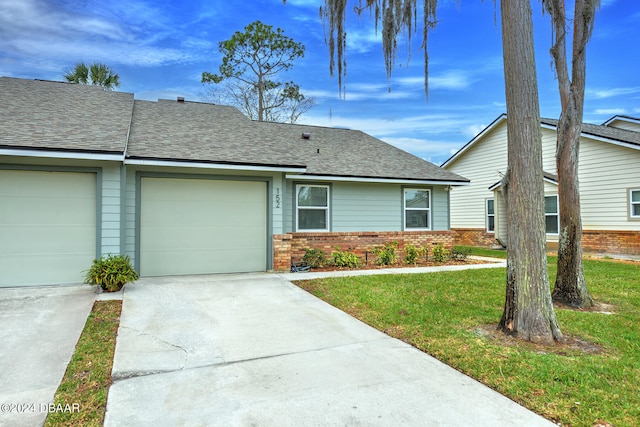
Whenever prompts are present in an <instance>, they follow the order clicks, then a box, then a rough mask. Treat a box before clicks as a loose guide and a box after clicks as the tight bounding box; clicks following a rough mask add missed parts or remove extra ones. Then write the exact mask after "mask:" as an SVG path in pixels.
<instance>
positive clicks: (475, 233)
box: [451, 228, 499, 248]
mask: <svg viewBox="0 0 640 427" xmlns="http://www.w3.org/2000/svg"><path fill="white" fill-rule="evenodd" d="M451 231H453V232H454V233H455V237H454V242H455V244H456V245H461V246H477V247H485V248H490V247H492V246H496V245H499V243H498V242H497V241H496V238H495V234H494V233H487V231H486V230H485V229H484V228H455V229H452V230H451Z"/></svg>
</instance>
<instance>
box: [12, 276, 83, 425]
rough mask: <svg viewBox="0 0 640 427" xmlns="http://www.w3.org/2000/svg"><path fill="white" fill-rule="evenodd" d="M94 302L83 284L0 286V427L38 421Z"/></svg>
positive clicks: (39, 421) (36, 422)
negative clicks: (32, 286) (35, 286)
mask: <svg viewBox="0 0 640 427" xmlns="http://www.w3.org/2000/svg"><path fill="white" fill-rule="evenodd" d="M95 298H96V294H95V293H94V290H93V288H92V287H90V286H87V285H80V286H62V287H37V288H0V342H1V343H2V345H1V346H0V404H1V405H2V410H1V411H0V426H11V427H20V426H41V425H42V424H43V423H44V420H45V418H46V417H47V411H48V404H49V403H52V402H53V396H54V394H55V392H56V390H57V389H58V386H59V385H60V381H62V377H63V376H64V373H65V371H66V369H67V365H68V363H69V361H70V360H71V356H72V355H73V352H74V350H75V347H76V343H77V342H78V338H79V337H80V334H81V333H82V330H83V329H84V324H85V322H86V320H87V316H88V315H89V312H90V311H91V307H92V306H93V302H94V301H95ZM67 403H69V404H70V405H71V404H73V403H75V402H67Z"/></svg>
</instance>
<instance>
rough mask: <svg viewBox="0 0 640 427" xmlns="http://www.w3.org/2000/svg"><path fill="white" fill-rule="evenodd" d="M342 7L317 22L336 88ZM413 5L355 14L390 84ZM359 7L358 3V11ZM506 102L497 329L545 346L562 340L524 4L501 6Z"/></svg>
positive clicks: (414, 0)
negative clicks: (372, 29)
mask: <svg viewBox="0 0 640 427" xmlns="http://www.w3.org/2000/svg"><path fill="white" fill-rule="evenodd" d="M346 3H347V2H346V0H325V1H324V6H323V7H322V8H321V15H322V17H323V18H324V21H325V25H327V26H328V29H329V31H328V36H329V40H328V44H329V50H330V55H331V63H330V72H332V73H333V72H334V68H335V64H336V63H337V64H338V72H339V82H340V85H341V86H342V77H343V76H344V73H345V70H346V67H345V59H344V51H345V49H344V48H345V46H346V43H347V40H346V31H345V27H344V22H345V13H346ZM418 3H419V2H418V0H367V1H366V3H364V6H363V7H361V8H360V9H359V11H360V12H361V11H362V10H364V9H368V10H371V11H372V14H373V16H374V17H375V23H376V27H377V25H378V24H379V23H380V22H381V23H382V43H383V51H384V58H385V64H386V67H387V77H389V73H390V71H391V70H392V68H393V61H394V59H395V53H396V48H397V43H396V40H397V37H398V34H399V33H400V32H401V31H403V30H407V32H408V33H409V35H411V33H412V32H413V31H415V28H414V27H412V24H413V23H414V22H416V21H417V14H418V13H417V11H418ZM436 3H437V0H422V6H423V8H422V10H423V16H422V23H423V32H422V36H423V49H424V52H425V57H424V66H425V90H427V89H428V86H427V81H428V62H429V59H428V58H429V57H428V55H427V39H428V33H429V30H430V29H431V28H433V26H434V25H435V22H436V19H435V18H436ZM359 4H360V5H362V4H363V3H359ZM501 13H502V25H503V34H502V39H503V54H504V58H503V59H504V65H505V86H506V99H507V115H508V117H509V120H508V125H507V126H508V130H507V131H508V134H509V148H508V151H509V156H508V157H509V160H508V166H507V174H506V177H505V180H504V181H503V185H504V187H505V188H506V192H507V198H508V206H509V213H508V214H507V231H508V235H509V237H508V238H509V242H508V243H509V248H508V254H507V280H506V285H507V286H506V298H505V306H504V313H503V316H502V319H501V321H500V324H499V328H500V329H501V330H503V331H505V332H507V333H510V334H513V335H515V336H517V337H519V338H522V339H525V340H531V341H539V342H550V341H553V340H560V339H562V333H561V332H560V329H559V327H558V323H557V320H556V317H555V312H554V310H553V304H552V302H551V292H550V284H549V276H548V270H547V259H546V254H545V234H544V233H545V231H544V230H545V228H544V221H543V219H544V205H543V202H544V184H543V175H542V143H541V137H540V112H539V105H538V89H537V83H536V71H535V62H534V55H533V24H532V17H531V5H530V3H529V0H508V1H502V2H501Z"/></svg>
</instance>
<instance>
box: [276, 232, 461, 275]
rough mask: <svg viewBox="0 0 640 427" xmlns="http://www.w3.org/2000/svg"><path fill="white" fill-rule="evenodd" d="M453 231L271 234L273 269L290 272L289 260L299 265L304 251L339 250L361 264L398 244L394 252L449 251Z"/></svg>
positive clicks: (328, 253)
mask: <svg viewBox="0 0 640 427" xmlns="http://www.w3.org/2000/svg"><path fill="white" fill-rule="evenodd" d="M454 235H455V233H454V232H453V231H448V230H447V231H381V232H368V231H366V232H334V233H326V232H325V233H287V234H274V235H273V268H274V270H278V271H282V270H289V268H290V267H291V261H294V262H298V261H300V260H301V259H302V257H303V256H304V252H305V249H307V248H310V249H322V250H323V251H324V252H325V254H326V255H327V256H329V255H330V254H331V252H332V251H334V250H335V248H336V247H339V248H340V250H343V251H351V252H354V253H355V254H356V255H358V257H360V259H361V260H362V261H363V262H364V260H365V257H366V256H367V253H368V256H369V263H373V257H372V256H371V251H372V250H373V249H374V248H375V247H380V246H383V245H384V244H385V243H389V242H398V249H397V251H398V252H400V253H402V252H403V251H404V247H405V245H408V244H412V245H415V246H418V245H420V246H427V247H430V246H432V245H435V244H437V243H442V245H443V246H444V247H445V248H447V249H449V250H451V249H452V248H453V244H454Z"/></svg>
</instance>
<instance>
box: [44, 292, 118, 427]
mask: <svg viewBox="0 0 640 427" xmlns="http://www.w3.org/2000/svg"><path fill="white" fill-rule="evenodd" d="M121 309H122V301H97V302H95V303H94V305H93V309H92V311H91V314H90V315H89V317H88V319H87V323H86V324H85V326H84V330H83V331H82V334H81V335H80V339H79V340H78V344H77V345H76V349H75V352H74V354H73V357H72V358H71V361H70V362H69V365H68V366H67V371H66V372H65V375H64V378H63V379H62V383H61V384H60V386H59V387H58V390H57V391H56V394H55V396H54V399H53V402H54V404H55V405H58V404H60V405H62V407H64V406H65V405H73V404H79V405H80V410H79V411H74V412H70V411H68V412H52V413H50V414H49V416H48V417H47V420H46V422H45V426H101V425H102V423H103V420H104V414H105V411H106V406H107V393H108V390H109V386H110V385H111V367H112V365H113V355H114V351H115V346H116V334H117V332H118V325H119V323H120V312H121Z"/></svg>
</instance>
